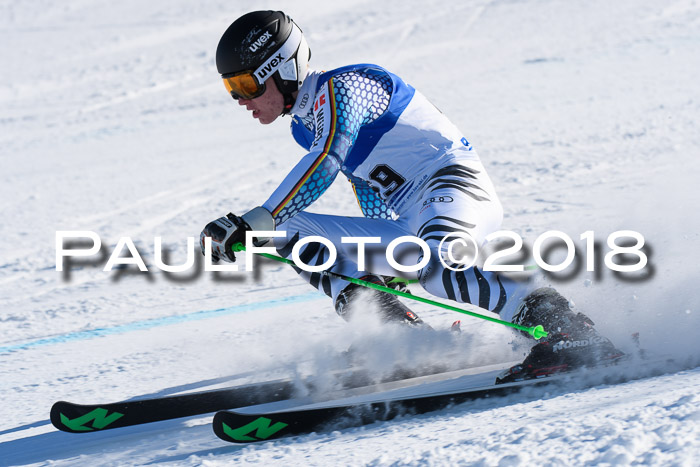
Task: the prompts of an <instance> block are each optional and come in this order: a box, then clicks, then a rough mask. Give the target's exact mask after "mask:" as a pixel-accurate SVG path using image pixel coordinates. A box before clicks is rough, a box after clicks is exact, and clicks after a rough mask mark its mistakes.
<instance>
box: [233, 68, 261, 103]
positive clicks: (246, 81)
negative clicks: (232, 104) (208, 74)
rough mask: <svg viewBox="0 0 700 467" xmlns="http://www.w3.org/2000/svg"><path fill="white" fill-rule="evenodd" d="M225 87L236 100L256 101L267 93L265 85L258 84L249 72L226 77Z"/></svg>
mask: <svg viewBox="0 0 700 467" xmlns="http://www.w3.org/2000/svg"><path fill="white" fill-rule="evenodd" d="M224 86H226V90H227V91H228V93H229V94H231V96H232V97H233V98H234V99H254V98H256V97H260V96H262V94H263V93H264V92H265V83H263V84H258V81H257V80H256V79H255V77H254V76H253V73H251V72H249V71H244V72H242V73H238V74H235V75H233V76H226V77H224Z"/></svg>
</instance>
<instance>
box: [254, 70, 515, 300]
mask: <svg viewBox="0 0 700 467" xmlns="http://www.w3.org/2000/svg"><path fill="white" fill-rule="evenodd" d="M291 114H292V115H293V121H292V134H293V136H294V138H295V140H296V141H297V142H298V143H299V144H300V145H301V146H302V147H304V148H305V149H306V150H307V151H308V153H307V154H306V155H305V156H304V157H303V158H302V159H301V160H300V161H299V162H298V163H297V165H296V166H295V167H294V168H293V169H292V171H291V172H290V173H289V174H288V175H287V177H286V178H285V179H284V181H283V182H282V183H281V184H280V186H279V187H278V188H277V189H276V190H275V191H274V193H273V194H272V195H271V196H270V198H269V199H268V200H267V201H266V202H265V203H264V204H263V205H262V206H263V207H264V208H266V209H267V210H268V211H270V212H271V213H272V215H273V217H274V219H275V224H276V228H277V229H278V230H285V231H286V232H287V233H286V238H285V237H283V238H277V239H276V240H275V246H276V248H277V250H278V252H279V254H280V255H282V256H284V257H290V256H291V252H292V248H293V247H294V245H295V244H296V242H298V241H299V239H301V238H303V237H307V236H312V235H318V236H322V237H325V238H327V239H329V240H330V241H331V242H332V243H334V244H335V245H336V248H337V251H338V256H337V260H336V261H335V263H334V264H333V265H332V266H331V267H330V268H329V270H330V271H333V272H337V273H340V274H345V275H349V276H352V277H357V278H359V277H362V276H364V275H366V274H367V273H368V271H369V272H372V273H375V274H383V275H397V273H396V271H395V270H394V269H393V268H392V267H391V266H390V265H389V264H388V262H387V260H386V258H385V251H386V246H387V245H388V244H389V242H390V241H391V240H394V239H395V238H398V237H401V236H416V237H419V238H421V239H422V240H424V241H425V242H426V243H427V244H428V246H429V247H430V252H431V255H430V261H429V262H427V264H426V265H424V266H423V267H421V268H420V269H419V270H418V271H417V272H416V273H415V277H417V278H418V279H419V281H420V284H421V285H422V286H423V288H424V289H425V290H426V291H428V292H429V293H431V294H432V295H435V296H438V297H442V298H447V299H451V300H455V301H458V302H465V303H472V304H475V305H478V306H480V307H482V308H485V309H488V310H492V311H494V312H499V311H500V310H501V309H502V308H503V306H504V304H505V303H506V299H507V298H508V296H509V294H510V291H512V290H514V288H515V285H516V284H515V283H514V282H513V281H510V280H508V279H506V278H504V277H500V276H498V275H497V274H495V273H490V272H486V271H482V270H480V269H479V268H478V267H471V268H469V269H466V270H463V271H455V270H452V269H450V268H446V267H445V265H444V264H443V263H442V262H441V261H440V260H439V255H442V257H443V258H445V257H446V256H445V251H444V249H445V246H446V245H447V243H445V244H443V251H439V245H440V242H441V240H442V239H443V238H444V237H445V236H446V235H447V234H450V233H455V232H466V233H468V234H469V235H471V237H473V238H474V239H475V240H476V242H477V243H478V244H479V246H480V245H481V244H483V243H484V241H485V237H486V236H487V235H488V234H489V233H491V232H494V231H496V230H498V228H499V227H500V225H501V221H502V217H503V211H502V208H501V204H500V202H499V200H498V197H497V195H496V192H495V190H494V187H493V184H492V183H491V180H490V179H489V177H488V176H487V174H486V171H485V170H484V166H483V165H482V164H481V162H480V160H479V156H478V155H477V153H476V150H474V148H473V147H472V146H471V145H470V144H469V142H468V140H467V139H466V138H465V137H464V135H463V134H462V133H461V132H460V131H459V130H458V129H457V128H456V127H455V126H454V125H453V124H452V123H451V122H450V121H449V120H448V119H447V118H446V117H445V116H444V115H443V114H442V113H441V112H440V111H439V110H438V109H437V108H436V107H435V106H433V105H432V104H431V103H430V102H429V101H428V100H427V99H426V98H425V97H424V96H423V95H422V94H420V93H419V92H418V91H416V90H415V89H414V88H413V87H411V86H410V85H408V84H407V83H405V82H404V81H403V80H402V79H401V78H399V77H398V76H396V75H394V74H392V73H390V72H388V71H387V70H385V69H383V68H381V67H379V66H376V65H368V64H361V65H351V66H346V67H342V68H338V69H335V70H332V71H328V72H322V73H321V72H315V71H310V72H309V73H308V75H307V77H306V79H305V81H304V83H303V85H302V88H301V89H300V91H299V94H298V97H297V99H296V103H295V105H294V107H293V108H292V110H291ZM340 172H342V173H343V175H345V176H346V177H347V178H348V180H349V181H350V182H351V183H352V187H353V189H354V192H355V195H356V197H357V200H358V203H359V205H360V208H361V209H362V212H363V214H364V216H365V217H357V218H355V217H341V216H332V215H321V214H312V213H306V212H304V209H305V208H306V207H308V206H309V205H310V204H311V203H313V202H314V201H315V200H316V199H318V197H319V196H321V195H322V194H323V193H324V191H325V190H326V189H327V188H328V187H329V186H330V185H331V183H332V182H333V180H334V179H335V178H336V176H337V175H338V173H340ZM341 237H380V238H381V241H380V243H379V245H372V246H378V248H376V249H372V251H375V252H376V254H373V255H371V258H370V257H368V258H367V265H366V267H365V268H366V269H367V271H359V270H358V269H359V268H358V264H357V246H356V245H353V244H348V243H341ZM367 250H368V253H367V254H368V255H370V253H369V251H370V246H368V247H367ZM397 251H398V250H397ZM423 257H424V255H423V254H422V252H421V250H420V248H419V247H418V246H417V245H415V244H410V243H405V244H404V247H403V250H401V252H399V253H397V254H396V258H397V260H398V259H400V263H401V264H403V265H417V264H419V262H420V261H421V260H422V259H423ZM300 258H301V259H302V261H304V263H305V264H309V265H319V264H323V263H324V262H325V261H326V259H327V258H328V251H327V249H326V248H325V247H324V246H323V245H321V244H319V243H309V244H307V245H305V246H304V248H303V249H302V251H301V254H300ZM453 258H454V257H453ZM446 264H450V263H449V262H446ZM451 266H457V265H456V264H451ZM299 272H300V274H301V275H302V277H304V278H305V279H306V280H308V281H309V282H310V283H311V284H312V285H313V286H315V287H317V288H318V289H319V290H321V291H323V292H325V293H326V294H327V295H328V296H330V297H332V298H333V299H334V300H335V299H336V298H337V296H338V294H339V293H340V291H341V290H342V289H343V288H344V287H345V286H346V285H347V282H345V281H342V280H340V279H332V278H329V277H327V276H322V275H321V274H319V273H309V272H303V271H300V270H299ZM401 275H403V276H406V274H405V273H404V274H401ZM409 276H410V275H409Z"/></svg>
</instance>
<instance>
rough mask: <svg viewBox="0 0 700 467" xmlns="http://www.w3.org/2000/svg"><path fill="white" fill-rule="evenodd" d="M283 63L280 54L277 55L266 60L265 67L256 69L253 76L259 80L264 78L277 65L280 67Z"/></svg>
mask: <svg viewBox="0 0 700 467" xmlns="http://www.w3.org/2000/svg"><path fill="white" fill-rule="evenodd" d="M283 62H284V57H283V56H282V54H281V53H278V54H277V55H276V56H275V57H273V58H272V59H270V60H268V61H267V63H265V65H264V66H263V67H262V68H260V69H258V71H256V72H255V74H256V75H257V76H258V78H260V79H261V80H262V79H263V78H265V77H266V76H267V75H268V73H270V72H271V71H273V70H274V69H275V68H277V67H278V66H279V65H281V64H282V63H283Z"/></svg>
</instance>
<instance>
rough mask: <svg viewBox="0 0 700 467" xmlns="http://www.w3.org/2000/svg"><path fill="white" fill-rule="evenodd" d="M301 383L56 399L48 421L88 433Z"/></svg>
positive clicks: (272, 393) (362, 374)
mask: <svg viewBox="0 0 700 467" xmlns="http://www.w3.org/2000/svg"><path fill="white" fill-rule="evenodd" d="M440 371H443V370H441V369H440V367H439V366H438V367H435V368H432V369H423V370H422V372H419V371H416V370H411V369H401V368H397V369H396V370H395V372H394V373H392V374H391V375H389V376H388V377H386V378H385V379H384V381H396V380H400V379H406V378H410V377H414V376H416V375H417V374H426V373H436V372H440ZM333 377H334V378H336V380H337V382H338V384H339V385H340V386H341V387H343V388H346V389H348V388H358V387H363V386H367V385H369V384H372V380H371V378H370V377H369V375H368V374H367V372H366V371H365V370H362V369H357V368H355V369H347V370H338V371H335V372H333ZM301 387H305V388H306V389H307V390H309V391H313V389H314V382H313V378H308V379H307V380H304V381H299V380H292V379H277V380H273V381H265V382H259V383H250V384H245V385H241V386H235V387H228V388H223V389H213V390H207V391H199V392H191V393H185V394H180V395H173V396H164V397H151V398H142V399H135V400H127V401H121V402H112V403H105V404H76V403H73V402H66V401H59V402H56V403H54V404H53V406H52V407H51V413H50V419H51V423H52V424H53V426H54V427H56V428H58V429H59V430H61V431H66V432H69V433H90V432H94V431H101V430H108V429H114V428H122V427H127V426H134V425H142V424H146V423H153V422H160V421H164V420H172V419H175V418H183V417H190V416H193V415H201V414H205V413H212V412H216V411H219V410H225V409H234V408H237V407H245V406H249V405H256V404H263V403H270V402H276V401H282V400H287V399H290V398H292V397H293V396H294V395H296V394H297V392H298V390H299V389H300V388H301Z"/></svg>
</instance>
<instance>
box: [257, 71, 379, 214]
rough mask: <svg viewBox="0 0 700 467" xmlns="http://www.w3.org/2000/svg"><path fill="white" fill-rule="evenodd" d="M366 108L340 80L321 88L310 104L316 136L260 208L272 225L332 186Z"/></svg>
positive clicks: (347, 84) (366, 103)
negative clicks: (309, 149)
mask: <svg viewBox="0 0 700 467" xmlns="http://www.w3.org/2000/svg"><path fill="white" fill-rule="evenodd" d="M339 103H342V104H343V105H338V104H339ZM370 105H371V100H369V99H364V100H362V99H357V97H356V94H355V90H354V88H353V85H352V83H351V82H346V81H344V80H342V78H341V79H338V80H336V79H335V78H332V79H331V80H329V81H328V82H327V83H325V84H323V86H321V88H320V90H319V92H318V94H317V97H316V101H315V102H314V119H315V126H316V136H315V138H314V142H313V144H312V145H311V151H310V152H309V153H308V154H307V155H306V156H304V158H303V159H302V160H301V161H300V162H299V163H298V164H297V165H296V167H294V169H292V171H291V172H290V173H289V175H287V177H286V178H285V179H284V181H283V182H282V184H281V185H280V186H279V187H278V188H277V189H276V190H275V192H274V193H273V194H272V196H270V198H269V199H268V200H267V201H266V202H265V203H263V205H262V207H264V208H265V209H267V210H268V211H270V213H272V216H273V217H274V218H275V225H279V224H281V223H282V222H284V221H286V220H287V219H289V218H291V217H292V216H294V215H295V214H297V213H298V212H300V211H303V210H304V209H306V208H307V207H308V206H309V205H310V204H311V203H313V202H314V201H315V200H316V199H318V198H319V196H321V195H322V194H323V192H325V191H326V189H328V187H329V186H330V185H331V183H333V180H334V179H335V177H336V176H337V175H338V171H339V170H340V164H342V163H343V161H344V160H345V157H346V156H347V154H348V153H349V152H350V149H351V148H352V145H353V144H354V142H355V139H356V138H357V134H358V133H359V131H360V127H361V126H362V124H364V123H366V122H367V114H368V112H369V108H370Z"/></svg>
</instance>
